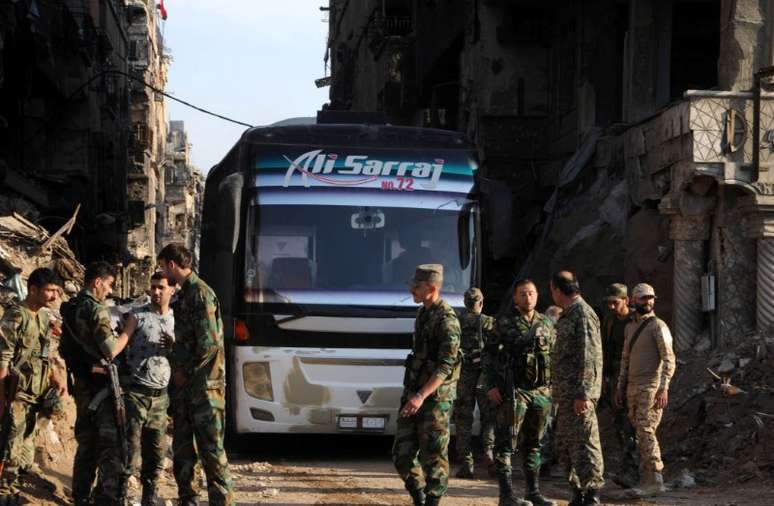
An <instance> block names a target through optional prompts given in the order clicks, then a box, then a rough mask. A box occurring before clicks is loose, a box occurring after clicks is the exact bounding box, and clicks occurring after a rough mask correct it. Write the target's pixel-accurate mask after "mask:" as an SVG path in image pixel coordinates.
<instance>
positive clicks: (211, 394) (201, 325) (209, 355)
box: [158, 244, 234, 506]
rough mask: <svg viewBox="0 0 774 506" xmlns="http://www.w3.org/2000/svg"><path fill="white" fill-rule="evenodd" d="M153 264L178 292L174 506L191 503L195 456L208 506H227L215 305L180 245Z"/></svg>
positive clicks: (222, 369) (219, 325) (221, 359)
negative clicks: (202, 475)
mask: <svg viewBox="0 0 774 506" xmlns="http://www.w3.org/2000/svg"><path fill="white" fill-rule="evenodd" d="M158 263H159V268H160V269H161V271H162V273H163V274H164V275H165V276H166V278H167V279H169V280H173V281H174V282H175V283H176V284H178V285H179V286H180V287H181V288H180V292H179V293H178V296H177V300H176V301H175V303H174V304H173V305H172V308H173V309H174V311H175V344H174V346H173V347H172V353H171V355H170V356H169V361H170V364H171V366H172V381H173V382H174V387H175V395H174V398H173V399H172V411H173V419H172V423H173V426H174V430H173V436H172V451H173V455H174V456H173V465H174V473H175V481H177V489H178V497H179V499H180V504H181V505H183V506H189V505H195V504H197V496H198V494H197V492H196V490H195V489H194V487H193V480H194V468H195V464H196V461H197V453H198V455H199V458H201V462H202V467H203V468H204V474H205V475H206V476H207V495H208V497H209V503H210V504H211V505H212V506H223V505H232V504H234V492H233V485H232V482H231V474H230V473H229V470H228V459H227V458H226V450H225V449H224V448H223V435H224V431H225V408H226V353H225V348H224V343H223V322H222V321H221V317H220V304H219V302H218V298H217V296H216V295H215V292H213V291H212V288H210V287H209V286H208V285H207V284H206V283H205V282H204V281H202V280H201V279H199V276H197V275H196V274H195V273H194V272H193V271H192V270H191V264H192V256H191V253H190V251H188V249H186V248H185V246H183V245H181V244H168V245H167V246H165V247H164V249H162V250H161V252H160V253H159V255H158ZM194 443H195V445H196V446H195V447H194Z"/></svg>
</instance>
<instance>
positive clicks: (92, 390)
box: [70, 377, 101, 505]
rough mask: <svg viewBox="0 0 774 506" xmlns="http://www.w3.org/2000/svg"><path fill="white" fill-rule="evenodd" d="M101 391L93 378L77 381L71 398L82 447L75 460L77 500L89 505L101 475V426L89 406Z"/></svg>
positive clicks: (77, 437) (78, 450)
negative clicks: (98, 455)
mask: <svg viewBox="0 0 774 506" xmlns="http://www.w3.org/2000/svg"><path fill="white" fill-rule="evenodd" d="M100 388H101V386H100V385H97V384H95V382H94V381H91V378H90V377H82V378H76V379H75V382H74V383H73V385H72V390H71V392H70V393H71V394H72V396H73V399H74V400H75V410H76V411H75V441H76V443H78V447H77V448H76V450H75V457H74V458H73V487H72V490H73V492H72V493H73V500H74V501H75V504H76V505H77V504H87V503H88V501H89V500H90V498H91V487H92V484H93V483H94V478H95V477H96V475H97V438H98V434H99V433H98V425H97V420H96V418H95V416H94V413H92V412H90V411H89V403H90V402H91V400H92V398H93V397H94V396H95V395H96V393H97V391H99V389H100Z"/></svg>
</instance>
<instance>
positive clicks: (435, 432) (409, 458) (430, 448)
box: [392, 399, 451, 497]
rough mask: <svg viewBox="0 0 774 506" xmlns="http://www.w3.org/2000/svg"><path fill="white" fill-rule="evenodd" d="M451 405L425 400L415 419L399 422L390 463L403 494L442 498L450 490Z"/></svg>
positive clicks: (400, 419)
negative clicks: (419, 493) (422, 490)
mask: <svg viewBox="0 0 774 506" xmlns="http://www.w3.org/2000/svg"><path fill="white" fill-rule="evenodd" d="M450 410H451V402H438V401H434V400H432V399H427V400H425V402H424V403H423V404H422V407H421V408H419V411H418V412H417V414H416V415H414V416H411V417H406V418H404V417H400V418H398V427H397V430H396V432H395V441H394V442H393V445H392V462H393V463H394V464H395V469H396V470H397V471H398V475H399V476H400V478H401V479H402V480H403V483H404V484H405V486H406V490H408V491H409V492H411V491H413V490H421V489H424V491H425V493H426V494H427V495H430V496H436V497H441V496H443V495H444V494H445V493H446V489H447V488H448V486H449V454H448V450H449V411H450Z"/></svg>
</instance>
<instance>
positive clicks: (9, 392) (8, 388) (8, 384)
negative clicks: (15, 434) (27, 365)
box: [0, 371, 19, 478]
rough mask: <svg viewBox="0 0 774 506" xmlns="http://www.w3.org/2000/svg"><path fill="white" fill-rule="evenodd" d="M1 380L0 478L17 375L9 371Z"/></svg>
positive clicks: (5, 456)
mask: <svg viewBox="0 0 774 506" xmlns="http://www.w3.org/2000/svg"><path fill="white" fill-rule="evenodd" d="M3 381H4V382H5V398H4V400H3V419H2V434H0V478H2V476H3V471H4V470H5V460H6V459H7V458H8V455H7V453H8V443H9V441H8V436H9V434H10V432H11V429H12V428H13V427H12V425H13V416H12V414H11V405H12V404H13V401H14V399H15V398H16V393H17V391H18V390H19V376H18V375H17V374H15V373H14V372H13V371H11V372H9V374H8V376H6V377H5V379H4V380H3Z"/></svg>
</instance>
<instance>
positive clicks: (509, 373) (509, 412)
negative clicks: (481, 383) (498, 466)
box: [503, 346, 517, 438]
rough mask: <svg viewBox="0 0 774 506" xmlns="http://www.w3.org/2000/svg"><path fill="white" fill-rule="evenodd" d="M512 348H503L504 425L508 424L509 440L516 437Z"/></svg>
mask: <svg viewBox="0 0 774 506" xmlns="http://www.w3.org/2000/svg"><path fill="white" fill-rule="evenodd" d="M512 348H513V347H512V346H505V348H504V349H503V351H504V352H505V354H504V355H505V392H503V402H504V403H507V404H506V406H505V410H506V411H505V423H507V424H508V432H509V433H510V434H511V438H514V437H516V435H517V434H516V432H515V430H514V426H515V425H516V380H515V378H514V370H513V369H514V367H515V366H516V357H515V355H514V353H513V349H512Z"/></svg>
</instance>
